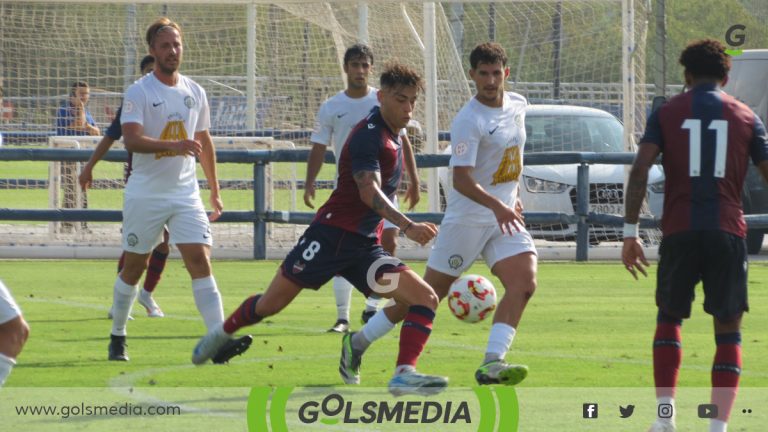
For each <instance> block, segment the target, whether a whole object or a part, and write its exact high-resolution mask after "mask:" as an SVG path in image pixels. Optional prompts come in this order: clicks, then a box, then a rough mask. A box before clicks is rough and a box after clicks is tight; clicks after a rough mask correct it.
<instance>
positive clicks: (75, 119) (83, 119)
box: [56, 81, 101, 136]
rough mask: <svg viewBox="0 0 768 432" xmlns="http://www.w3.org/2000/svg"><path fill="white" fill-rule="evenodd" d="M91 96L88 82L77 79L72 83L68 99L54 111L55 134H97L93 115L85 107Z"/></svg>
mask: <svg viewBox="0 0 768 432" xmlns="http://www.w3.org/2000/svg"><path fill="white" fill-rule="evenodd" d="M90 97H91V89H90V87H88V83H86V82H84V81H77V82H75V83H74V84H72V91H70V93H69V101H68V102H67V103H66V104H63V105H62V106H61V107H59V110H58V111H57V112H56V135H92V136H95V135H99V134H100V133H101V131H100V130H99V128H98V127H96V122H95V121H94V120H93V116H92V115H91V113H90V112H89V111H88V109H87V108H86V105H88V100H89V99H90Z"/></svg>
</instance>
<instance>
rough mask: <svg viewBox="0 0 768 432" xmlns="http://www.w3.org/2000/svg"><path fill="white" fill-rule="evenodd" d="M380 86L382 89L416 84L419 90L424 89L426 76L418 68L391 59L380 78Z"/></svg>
mask: <svg viewBox="0 0 768 432" xmlns="http://www.w3.org/2000/svg"><path fill="white" fill-rule="evenodd" d="M379 86H380V87H381V88H382V89H391V88H394V87H411V86H415V87H416V88H417V89H418V90H419V91H423V90H424V78H422V77H421V75H420V74H419V73H418V72H417V71H416V69H413V68H412V67H410V66H407V65H404V64H402V63H399V62H397V61H390V62H388V63H387V64H386V65H384V72H382V73H381V77H380V78H379Z"/></svg>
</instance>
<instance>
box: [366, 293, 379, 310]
mask: <svg viewBox="0 0 768 432" xmlns="http://www.w3.org/2000/svg"><path fill="white" fill-rule="evenodd" d="M380 301H381V297H378V296H369V297H368V298H367V299H365V311H366V312H371V311H375V310H376V309H378V308H379V302H380Z"/></svg>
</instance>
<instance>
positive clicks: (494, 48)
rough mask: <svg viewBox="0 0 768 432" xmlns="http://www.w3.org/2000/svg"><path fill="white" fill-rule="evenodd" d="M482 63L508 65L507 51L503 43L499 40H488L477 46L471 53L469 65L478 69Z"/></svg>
mask: <svg viewBox="0 0 768 432" xmlns="http://www.w3.org/2000/svg"><path fill="white" fill-rule="evenodd" d="M480 63H485V64H496V63H501V65H502V66H506V65H507V53H506V52H505V51H504V48H503V47H502V46H501V44H499V43H497V42H486V43H481V44H480V45H478V46H476V47H475V49H473V50H472V52H471V53H470V54H469V65H470V66H472V69H477V66H478V65H479V64H480Z"/></svg>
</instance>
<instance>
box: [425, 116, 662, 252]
mask: <svg viewBox="0 0 768 432" xmlns="http://www.w3.org/2000/svg"><path fill="white" fill-rule="evenodd" d="M525 130H526V134H527V138H526V144H525V154H531V153H541V152H552V151H558V152H597V153H613V152H624V151H625V150H624V146H623V144H622V135H623V126H622V124H621V122H620V121H619V120H618V119H616V117H614V116H613V115H611V114H610V113H608V112H605V111H602V110H598V109H593V108H585V107H578V106H569V105H531V106H529V107H528V109H527V111H526V119H525ZM447 151H450V150H449V149H448V150H447ZM577 168H578V165H576V164H573V165H528V164H526V165H525V167H524V169H523V175H522V178H521V179H520V197H521V199H522V201H523V205H524V206H525V210H526V211H535V212H558V213H565V214H574V213H575V209H576V173H577ZM439 177H440V180H441V185H442V187H443V188H444V189H446V190H447V187H450V185H451V179H450V173H449V172H448V170H447V169H445V168H442V169H441V170H440V174H439ZM624 177H625V166H624V165H600V164H596V165H590V167H589V181H590V185H589V211H590V212H594V213H604V214H613V215H623V214H624ZM663 201H664V174H663V172H662V170H661V169H660V168H659V167H657V166H654V167H652V168H651V170H650V172H649V174H648V207H649V208H645V209H644V213H645V214H648V213H650V214H652V215H658V216H660V215H661V212H662V207H663ZM527 228H528V230H529V231H530V233H531V235H532V236H533V237H534V238H538V239H544V240H551V241H572V240H574V239H575V238H576V229H577V227H576V225H575V224H560V223H556V224H529V225H528V227H527ZM621 230H622V228H621V227H609V226H600V225H593V226H592V227H591V230H590V238H589V239H590V243H592V244H597V243H599V242H601V241H619V240H621ZM641 235H642V236H643V237H644V238H646V239H647V238H648V237H649V236H648V233H646V232H642V231H641Z"/></svg>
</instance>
